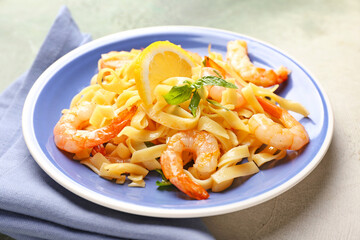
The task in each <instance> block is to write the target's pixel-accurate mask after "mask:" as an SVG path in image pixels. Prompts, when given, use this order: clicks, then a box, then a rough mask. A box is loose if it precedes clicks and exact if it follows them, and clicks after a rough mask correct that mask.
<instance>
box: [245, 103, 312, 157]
mask: <svg viewBox="0 0 360 240" xmlns="http://www.w3.org/2000/svg"><path fill="white" fill-rule="evenodd" d="M257 100H258V101H259V103H260V105H261V106H262V107H263V109H264V111H265V112H267V113H268V114H270V115H271V116H272V117H274V118H276V119H278V120H279V121H280V122H281V123H282V125H283V126H281V125H280V124H278V123H276V122H274V121H272V120H271V119H270V118H268V117H267V116H266V115H265V114H254V115H253V116H252V117H251V118H250V120H249V128H250V131H251V132H253V133H254V134H255V137H256V138H257V139H258V140H260V141H261V142H263V143H265V144H267V145H270V146H273V147H275V148H277V149H280V150H299V149H301V148H302V147H303V146H305V145H306V144H307V143H308V142H309V136H308V134H307V132H306V130H305V128H304V127H303V126H302V125H301V124H300V123H299V122H298V121H297V120H296V119H295V118H294V117H293V116H291V115H290V113H289V112H288V111H286V110H285V109H283V108H281V107H279V106H277V105H275V104H273V103H271V102H270V101H268V100H265V99H263V98H260V97H257Z"/></svg>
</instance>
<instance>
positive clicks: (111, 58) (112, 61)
mask: <svg viewBox="0 0 360 240" xmlns="http://www.w3.org/2000/svg"><path fill="white" fill-rule="evenodd" d="M138 54H139V50H134V49H133V50H131V51H130V52H126V51H120V52H117V51H111V52H109V53H106V54H102V55H101V59H100V60H99V62H98V69H99V71H100V70H101V69H103V68H111V69H113V70H116V69H119V68H122V67H123V66H125V65H127V64H130V63H131V62H133V61H134V59H135V58H136V57H137V55H138Z"/></svg>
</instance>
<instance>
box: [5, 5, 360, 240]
mask: <svg viewBox="0 0 360 240" xmlns="http://www.w3.org/2000/svg"><path fill="white" fill-rule="evenodd" d="M64 4H65V5H67V6H68V7H69V9H70V11H71V12H72V14H73V17H74V19H75V20H76V22H77V23H78V25H79V27H80V29H81V30H82V31H83V32H88V33H91V34H92V36H93V38H94V39H96V38H99V37H102V36H104V35H107V34H111V33H115V32H119V31H123V30H127V29H133V28H139V27H147V26H158V25H197V26H206V27H215V28H221V29H225V30H231V31H235V32H239V33H242V34H246V35H249V36H252V37H255V38H258V39H261V40H263V41H266V42H269V43H271V44H273V45H275V46H277V47H278V48H280V49H282V50H284V51H285V52H287V53H288V54H290V55H291V56H293V57H295V59H297V60H298V61H299V62H301V63H302V64H303V65H305V66H306V67H307V68H308V69H309V70H310V71H311V72H312V73H313V74H314V75H315V76H316V77H317V79H318V81H319V83H320V84H321V85H322V86H323V88H324V89H325V92H326V93H327V94H328V96H329V98H330V101H331V102H332V106H333V110H334V114H335V132H334V138H333V141H332V144H331V146H330V148H329V150H328V152H327V154H326V155H325V157H324V159H323V160H322V162H321V163H320V164H319V166H318V167H317V168H316V169H315V170H314V171H313V172H312V173H311V174H310V175H309V176H308V177H307V178H306V179H305V180H303V181H302V182H301V183H299V184H298V185H296V186H295V187H294V188H292V189H291V190H289V191H287V192H285V193H284V194H282V195H280V196H278V197H276V198H274V199H272V200H270V201H268V202H265V203H263V204H260V205H258V206H255V207H251V208H249V209H246V210H242V211H238V212H235V213H230V214H225V215H221V216H214V217H206V218H203V220H204V222H205V223H206V225H207V226H208V227H209V229H210V231H211V232H212V233H213V235H214V236H215V237H216V238H217V239H360V144H359V142H360V124H359V122H360V78H359V73H358V71H359V69H360V1H357V0H345V1H341V0H328V1H326V0H317V1H309V0H303V1H301V0H299V1H285V0H284V1H280V0H273V1H266V0H263V1H235V0H234V1H231V0H226V1H196V0H191V1H188V0H186V1H184V0H183V1H169V0H168V1H165V0H164V1H160V0H157V1H131V0H129V1H116V0H111V1H110V0H108V1H85V0H81V1H60V0H57V1H45V0H36V1H25V0H21V1H11V0H0V66H1V68H0V69H1V70H0V71H1V78H0V91H2V90H4V89H5V88H6V87H7V86H8V85H9V84H10V83H11V82H12V81H14V80H15V79H16V78H17V77H18V76H19V75H20V74H21V73H23V72H24V71H26V70H27V69H28V68H29V67H30V64H31V62H32V61H33V59H34V57H35V55H36V53H37V51H38V49H39V47H40V45H41V43H42V41H43V40H44V38H45V36H46V34H47V32H48V30H49V28H50V26H51V24H52V22H53V20H54V18H55V16H56V15H57V12H58V10H59V8H60V6H61V5H64ZM304 97H306V96H304ZM0 217H1V216H0ZM189 237H190V236H189ZM0 238H1V236H0Z"/></svg>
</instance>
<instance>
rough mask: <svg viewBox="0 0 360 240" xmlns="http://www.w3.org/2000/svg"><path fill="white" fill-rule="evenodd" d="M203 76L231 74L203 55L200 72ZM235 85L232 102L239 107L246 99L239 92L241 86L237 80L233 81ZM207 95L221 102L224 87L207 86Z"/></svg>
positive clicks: (227, 76) (225, 75) (227, 75)
mask: <svg viewBox="0 0 360 240" xmlns="http://www.w3.org/2000/svg"><path fill="white" fill-rule="evenodd" d="M201 75H202V76H203V77H204V76H215V77H219V75H220V77H222V78H231V75H230V74H229V73H227V72H226V70H225V69H223V68H222V67H221V66H220V65H218V64H217V63H216V62H215V61H214V60H212V59H211V58H209V57H207V56H205V67H204V68H202V74H201ZM235 85H236V86H237V89H236V102H235V103H234V106H235V108H241V107H243V106H244V105H245V104H246V100H245V98H244V96H243V94H242V92H241V89H242V88H243V86H242V85H241V84H240V83H239V82H238V81H235ZM207 89H208V92H209V96H210V97H211V98H212V99H214V100H215V101H217V102H221V99H222V93H223V91H224V90H225V88H224V87H220V86H207Z"/></svg>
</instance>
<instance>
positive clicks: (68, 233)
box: [0, 7, 213, 240]
mask: <svg viewBox="0 0 360 240" xmlns="http://www.w3.org/2000/svg"><path fill="white" fill-rule="evenodd" d="M88 41H90V36H89V35H87V34H82V33H81V32H80V31H79V29H78V28H77V26H76V24H75V22H74V21H73V19H72V18H71V15H70V12H69V11H68V9H67V8H66V7H63V8H62V9H61V10H60V12H59V15H58V17H57V18H56V21H55V22H54V24H53V26H52V28H51V29H50V32H49V33H48V35H47V37H46V39H45V42H44V43H43V45H42V47H41V49H40V51H39V53H38V55H37V57H36V59H35V61H34V63H33V65H32V66H31V68H30V70H29V71H27V72H26V73H25V74H23V75H22V76H21V77H20V78H19V79H17V80H16V81H15V82H14V83H13V84H12V85H11V86H10V87H9V88H8V89H6V90H5V91H4V92H3V93H2V94H1V95H0V232H1V233H3V234H6V235H9V236H11V237H14V238H16V239H61V240H63V239H88V240H92V239H213V237H212V236H211V235H210V233H209V232H208V231H207V229H206V227H205V225H204V224H203V223H202V222H201V220H200V219H164V218H152V217H143V216H136V215H132V214H127V213H123V212H119V211H115V210H111V209H108V208H105V207H102V206H99V205H96V204H94V203H92V202H89V201H87V200H84V199H82V198H80V197H78V196H76V195H75V194H73V193H71V192H69V191H68V190H66V189H65V188H63V187H62V186H60V185H59V184H57V183H56V182H55V181H53V180H52V179H51V178H50V177H49V176H48V175H46V173H45V172H44V171H42V169H41V168H40V167H39V166H38V165H37V163H36V162H35V161H34V159H33V158H32V156H31V155H30V152H29V151H28V149H27V147H26V144H25V142H24V138H23V136H22V130H21V111H22V107H23V104H24V101H25V98H26V95H27V93H28V91H29V90H30V88H31V86H32V85H33V83H34V81H35V80H36V79H37V78H38V77H39V76H40V74H41V73H42V72H43V71H44V70H45V69H46V68H47V67H48V66H50V65H51V64H52V63H53V62H54V61H55V60H57V59H58V58H60V57H61V56H63V55H64V54H66V53H67V52H69V51H71V50H72V49H74V48H76V47H78V46H80V45H81V44H84V43H86V42H88Z"/></svg>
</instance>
